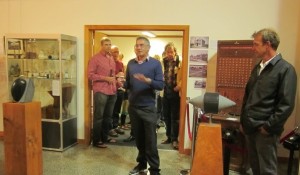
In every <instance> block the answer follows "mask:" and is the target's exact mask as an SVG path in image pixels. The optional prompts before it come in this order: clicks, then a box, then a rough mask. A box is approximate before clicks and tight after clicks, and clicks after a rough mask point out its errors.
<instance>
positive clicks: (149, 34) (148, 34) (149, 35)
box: [142, 31, 156, 38]
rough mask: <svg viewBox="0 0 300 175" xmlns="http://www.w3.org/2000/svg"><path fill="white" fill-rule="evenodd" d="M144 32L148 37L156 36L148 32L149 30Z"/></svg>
mask: <svg viewBox="0 0 300 175" xmlns="http://www.w3.org/2000/svg"><path fill="white" fill-rule="evenodd" d="M142 34H143V35H146V36H148V37H151V38H155V37H156V35H155V34H154V33H152V32H148V31H144V32H142Z"/></svg>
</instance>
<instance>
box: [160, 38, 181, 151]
mask: <svg viewBox="0 0 300 175" xmlns="http://www.w3.org/2000/svg"><path fill="white" fill-rule="evenodd" d="M164 53H165V55H166V57H165V58H163V66H164V79H165V84H164V96H163V115H164V120H165V123H166V130H167V131H166V135H167V139H166V140H164V141H163V142H162V144H170V143H171V144H172V147H173V148H174V149H178V133H179V109H180V95H179V92H180V89H181V79H180V80H179V77H180V76H178V74H179V72H180V65H181V64H180V60H179V56H178V55H177V52H176V48H175V46H174V44H173V43H168V44H167V45H166V46H165V50H164Z"/></svg>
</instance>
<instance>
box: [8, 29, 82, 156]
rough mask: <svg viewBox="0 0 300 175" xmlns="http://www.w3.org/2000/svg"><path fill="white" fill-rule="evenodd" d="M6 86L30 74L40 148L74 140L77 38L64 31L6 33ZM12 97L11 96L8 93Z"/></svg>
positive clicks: (60, 147)
mask: <svg viewBox="0 0 300 175" xmlns="http://www.w3.org/2000/svg"><path fill="white" fill-rule="evenodd" d="M5 51H6V57H7V70H8V74H7V75H8V81H9V83H8V85H9V86H8V90H9V91H10V87H11V85H12V83H13V82H14V80H15V79H17V78H19V77H20V76H22V77H23V78H31V79H32V80H33V82H34V86H35V93H34V97H33V100H34V101H40V102H41V113H42V136H43V138H42V143H43V149H47V150H55V151H63V150H65V149H66V148H68V147H70V146H72V145H74V144H76V143H77V39H76V37H73V36H69V35H64V34H6V35H5ZM10 98H11V100H12V97H10Z"/></svg>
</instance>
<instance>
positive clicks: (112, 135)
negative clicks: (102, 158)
mask: <svg viewBox="0 0 300 175" xmlns="http://www.w3.org/2000/svg"><path fill="white" fill-rule="evenodd" d="M108 135H109V136H111V137H118V133H116V131H115V130H114V129H112V130H110V131H109V132H108Z"/></svg>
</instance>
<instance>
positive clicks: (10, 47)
mask: <svg viewBox="0 0 300 175" xmlns="http://www.w3.org/2000/svg"><path fill="white" fill-rule="evenodd" d="M23 53H24V47H23V41H22V40H18V39H10V40H8V41H7V55H8V57H9V58H21V56H22V55H23Z"/></svg>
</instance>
